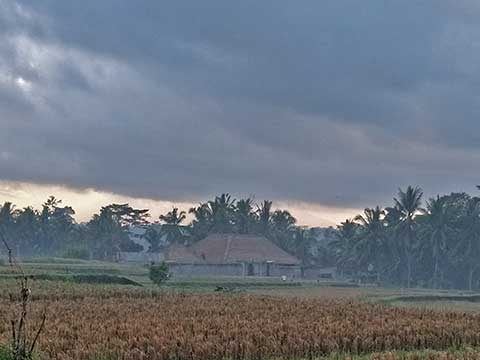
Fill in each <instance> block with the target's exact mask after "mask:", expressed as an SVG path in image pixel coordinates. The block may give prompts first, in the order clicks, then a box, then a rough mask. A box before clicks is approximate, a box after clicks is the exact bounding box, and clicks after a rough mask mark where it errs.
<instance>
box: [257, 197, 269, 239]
mask: <svg viewBox="0 0 480 360" xmlns="http://www.w3.org/2000/svg"><path fill="white" fill-rule="evenodd" d="M257 219H258V228H259V232H260V233H261V234H262V235H264V236H267V237H268V236H269V235H270V228H271V220H272V202H271V201H269V200H264V201H263V202H262V204H261V205H260V206H258V205H257Z"/></svg>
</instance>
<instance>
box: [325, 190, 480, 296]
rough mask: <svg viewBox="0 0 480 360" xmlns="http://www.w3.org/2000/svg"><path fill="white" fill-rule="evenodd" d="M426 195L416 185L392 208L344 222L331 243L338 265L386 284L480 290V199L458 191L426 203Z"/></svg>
mask: <svg viewBox="0 0 480 360" xmlns="http://www.w3.org/2000/svg"><path fill="white" fill-rule="evenodd" d="M422 197H423V192H422V190H421V189H420V188H418V187H411V186H410V187H408V188H407V189H405V190H399V193H398V197H397V198H395V199H394V205H393V206H392V207H387V208H385V209H382V208H379V207H376V208H373V209H365V211H364V213H363V214H361V215H358V216H357V217H355V219H353V220H347V221H345V222H343V223H342V224H341V225H340V226H339V227H338V238H337V240H336V241H334V242H333V243H332V244H331V246H332V250H333V251H334V253H335V256H336V262H337V266H338V268H339V269H340V270H341V271H342V272H343V273H345V274H351V275H355V276H357V277H359V276H363V277H365V278H369V280H375V281H378V282H380V283H392V284H399V285H405V286H412V285H416V286H431V287H443V288H452V287H455V288H466V289H470V290H471V289H476V288H478V285H479V284H478V282H479V279H480V273H479V270H480V263H479V261H478V259H479V258H480V198H478V197H472V196H470V195H468V194H466V193H452V194H450V195H444V196H437V197H434V198H432V199H430V200H428V201H426V202H425V203H422Z"/></svg>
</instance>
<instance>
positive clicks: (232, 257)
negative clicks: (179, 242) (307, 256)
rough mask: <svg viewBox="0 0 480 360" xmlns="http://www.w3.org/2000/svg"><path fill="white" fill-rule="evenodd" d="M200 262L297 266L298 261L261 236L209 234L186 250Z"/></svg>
mask: <svg viewBox="0 0 480 360" xmlns="http://www.w3.org/2000/svg"><path fill="white" fill-rule="evenodd" d="M188 249H189V250H190V251H191V252H192V253H193V254H195V255H196V257H197V258H199V259H200V260H201V261H204V262H206V263H210V264H228V263H238V262H255V263H263V262H268V261H271V262H273V263H277V264H291V265H298V264H300V260H298V259H297V258H296V257H294V256H292V255H290V254H288V253H287V252H285V251H284V250H282V249H280V248H279V247H278V246H277V245H275V244H274V243H272V242H271V241H270V240H268V239H267V238H265V237H263V236H258V235H241V234H211V235H209V236H207V237H206V238H205V239H203V240H200V241H199V242H197V243H196V244H194V245H192V246H191V247H190V248H188Z"/></svg>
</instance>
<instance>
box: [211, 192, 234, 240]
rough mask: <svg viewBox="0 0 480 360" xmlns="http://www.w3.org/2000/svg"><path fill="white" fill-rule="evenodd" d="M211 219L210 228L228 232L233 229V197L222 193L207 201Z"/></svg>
mask: <svg viewBox="0 0 480 360" xmlns="http://www.w3.org/2000/svg"><path fill="white" fill-rule="evenodd" d="M208 208H209V210H210V215H211V219H212V230H213V231H215V232H220V233H228V232H231V231H232V230H233V215H234V213H235V199H232V197H231V196H230V194H226V193H225V194H222V195H220V196H217V197H215V200H213V201H209V202H208Z"/></svg>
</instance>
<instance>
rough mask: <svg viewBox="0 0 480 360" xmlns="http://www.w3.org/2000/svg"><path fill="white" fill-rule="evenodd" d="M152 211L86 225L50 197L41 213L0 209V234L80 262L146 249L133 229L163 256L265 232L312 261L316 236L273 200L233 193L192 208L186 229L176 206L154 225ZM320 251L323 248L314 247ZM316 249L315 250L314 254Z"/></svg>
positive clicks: (103, 216)
mask: <svg viewBox="0 0 480 360" xmlns="http://www.w3.org/2000/svg"><path fill="white" fill-rule="evenodd" d="M148 212H149V211H148V210H146V209H134V208H132V207H130V206H129V205H128V204H112V205H109V206H105V207H102V208H101V209H100V212H99V214H95V215H94V216H93V217H92V219H91V220H90V221H89V222H87V223H84V224H77V223H76V222H75V220H74V218H73V215H74V214H75V211H74V210H73V208H72V207H70V206H63V205H62V202H61V200H58V199H56V198H55V197H53V196H52V197H50V198H49V199H48V200H47V201H46V202H45V204H44V205H43V206H42V210H40V211H38V210H35V209H33V208H32V207H27V208H24V209H16V208H15V207H14V205H13V204H11V203H8V202H7V203H5V204H4V205H3V206H0V231H2V232H3V233H4V234H5V236H6V238H7V239H8V240H9V243H10V244H12V247H13V248H14V250H15V251H16V252H17V253H18V254H20V255H24V256H25V255H37V256H38V255H56V256H68V257H75V258H81V259H89V258H95V259H110V260H114V259H115V258H116V254H118V252H120V251H139V250H141V249H143V247H141V246H140V245H138V244H136V243H135V242H133V241H132V239H131V232H130V231H131V229H132V228H135V227H136V228H139V227H140V228H143V229H144V230H145V231H144V233H143V234H142V235H141V236H142V237H143V238H144V239H145V240H146V241H147V242H148V243H149V244H150V251H152V252H158V251H162V249H163V248H165V247H166V246H168V245H170V244H172V243H181V244H189V243H192V242H195V241H198V240H200V239H202V238H204V237H205V236H206V235H207V234H208V233H213V232H216V233H241V234H261V235H265V236H266V237H268V238H270V239H271V240H273V241H275V242H276V243H278V245H280V246H281V247H282V248H284V249H285V250H287V251H289V252H291V253H293V254H295V255H297V256H299V257H301V258H302V259H305V261H307V260H308V261H309V262H312V261H314V260H315V259H316V256H308V254H310V253H312V252H311V251H307V250H306V249H307V248H310V247H312V249H313V243H314V241H313V240H314V239H313V233H312V232H311V231H307V230H306V229H303V228H301V227H298V226H296V219H295V218H294V217H293V216H292V215H291V214H290V213H289V212H288V211H286V210H273V208H272V202H270V201H264V202H263V203H261V204H260V205H256V204H254V202H253V200H252V199H241V200H238V201H237V200H235V199H233V198H232V197H231V196H230V195H229V194H222V195H220V196H217V197H216V198H215V199H213V200H211V201H208V202H205V203H202V204H199V206H198V207H194V208H192V209H190V210H189V214H190V216H191V218H192V220H191V222H190V224H189V225H183V222H184V221H185V220H186V217H187V213H186V212H185V211H180V210H179V209H177V208H173V209H172V210H171V211H170V212H168V213H167V214H164V215H161V216H160V217H159V221H156V222H149V213H148ZM313 250H317V251H316V252H318V249H313ZM313 250H312V251H313Z"/></svg>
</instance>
